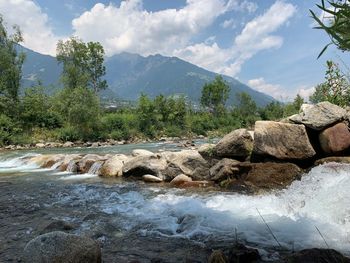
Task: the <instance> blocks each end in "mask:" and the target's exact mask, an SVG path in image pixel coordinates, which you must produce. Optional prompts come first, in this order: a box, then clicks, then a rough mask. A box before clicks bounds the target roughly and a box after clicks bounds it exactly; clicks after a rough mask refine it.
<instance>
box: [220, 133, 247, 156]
mask: <svg viewBox="0 0 350 263" xmlns="http://www.w3.org/2000/svg"><path fill="white" fill-rule="evenodd" d="M213 150H214V154H215V156H218V157H228V158H239V159H246V158H247V157H248V156H249V155H250V154H251V152H252V150H253V138H252V136H251V135H250V133H249V132H248V130H247V129H238V130H234V131H232V132H231V133H229V134H227V135H225V136H224V137H223V138H222V139H221V140H220V141H219V142H218V144H217V145H216V146H215V147H214V149H213Z"/></svg>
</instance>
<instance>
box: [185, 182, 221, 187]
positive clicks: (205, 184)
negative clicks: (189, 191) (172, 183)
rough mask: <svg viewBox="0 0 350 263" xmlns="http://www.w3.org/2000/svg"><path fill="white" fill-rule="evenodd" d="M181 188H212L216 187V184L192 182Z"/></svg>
mask: <svg viewBox="0 0 350 263" xmlns="http://www.w3.org/2000/svg"><path fill="white" fill-rule="evenodd" d="M179 186H180V187H184V188H190V187H193V188H206V187H210V186H214V182H210V181H191V182H184V183H183V184H181V185H179Z"/></svg>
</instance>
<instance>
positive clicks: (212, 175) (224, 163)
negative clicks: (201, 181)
mask: <svg viewBox="0 0 350 263" xmlns="http://www.w3.org/2000/svg"><path fill="white" fill-rule="evenodd" d="M239 163H240V162H239V161H236V160H233V159H227V158H224V159H222V160H220V161H219V162H218V163H216V164H215V165H214V166H213V167H211V168H210V170H209V179H210V180H212V181H216V182H220V181H223V180H226V179H227V178H230V177H232V176H233V175H236V174H238V172H239V169H238V168H237V167H236V165H237V164H239Z"/></svg>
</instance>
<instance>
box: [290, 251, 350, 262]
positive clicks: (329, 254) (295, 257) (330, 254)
mask: <svg viewBox="0 0 350 263" xmlns="http://www.w3.org/2000/svg"><path fill="white" fill-rule="evenodd" d="M284 262H287V263H320V262H324V263H338V262H339V263H350V259H349V258H347V257H344V256H343V255H342V254H340V253H339V252H338V251H336V250H334V249H320V248H311V249H304V250H301V251H299V252H296V253H294V254H292V255H291V256H288V257H287V258H286V260H285V261H284Z"/></svg>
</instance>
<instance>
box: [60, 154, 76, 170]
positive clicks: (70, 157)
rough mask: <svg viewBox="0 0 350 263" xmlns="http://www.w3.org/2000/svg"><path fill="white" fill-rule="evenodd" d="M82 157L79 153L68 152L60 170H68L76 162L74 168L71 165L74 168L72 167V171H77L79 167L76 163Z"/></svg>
mask: <svg viewBox="0 0 350 263" xmlns="http://www.w3.org/2000/svg"><path fill="white" fill-rule="evenodd" d="M80 158H81V155H79V154H68V155H66V156H65V157H64V159H63V161H62V164H61V165H60V166H59V167H58V169H59V170H60V171H67V168H68V167H69V166H73V164H74V166H75V167H74V169H73V167H70V168H72V169H70V171H71V172H76V171H77V170H78V167H77V165H76V162H78V160H79V159H80Z"/></svg>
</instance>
